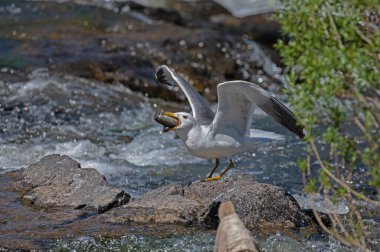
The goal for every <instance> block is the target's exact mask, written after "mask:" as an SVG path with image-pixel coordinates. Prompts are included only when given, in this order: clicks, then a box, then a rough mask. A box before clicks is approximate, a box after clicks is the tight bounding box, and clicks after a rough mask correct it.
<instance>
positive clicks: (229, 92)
mask: <svg viewBox="0 0 380 252" xmlns="http://www.w3.org/2000/svg"><path fill="white" fill-rule="evenodd" d="M255 106H258V107H259V108H261V109H262V110H263V111H264V112H265V113H267V114H268V115H269V116H271V117H272V118H273V119H274V120H275V121H277V122H278V123H280V124H281V125H283V126H284V127H286V128H287V129H289V130H290V131H292V132H294V133H295V134H296V135H298V136H299V137H300V138H303V137H304V136H305V133H304V129H303V127H302V126H300V125H299V124H298V123H297V119H296V117H295V116H294V114H293V113H292V112H291V111H290V110H289V109H288V108H287V107H286V106H285V105H284V104H283V103H282V102H280V101H279V100H277V99H276V98H274V97H273V96H271V95H270V94H268V93H267V92H266V91H265V90H264V89H262V88H261V87H259V86H258V85H256V84H253V83H250V82H246V81H228V82H224V83H221V84H219V85H218V110H217V112H216V115H215V118H214V121H213V123H212V126H213V132H214V133H215V134H218V133H225V134H226V133H229V134H237V135H240V136H249V134H250V133H249V129H250V126H251V122H252V116H253V110H254V109H255Z"/></svg>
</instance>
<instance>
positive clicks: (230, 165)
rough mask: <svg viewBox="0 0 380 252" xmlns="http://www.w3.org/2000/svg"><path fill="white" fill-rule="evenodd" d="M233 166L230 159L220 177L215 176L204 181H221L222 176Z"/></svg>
mask: <svg viewBox="0 0 380 252" xmlns="http://www.w3.org/2000/svg"><path fill="white" fill-rule="evenodd" d="M234 166H235V165H234V162H232V159H230V163H229V164H228V167H227V168H226V169H225V170H224V171H223V172H222V173H221V174H220V175H218V176H215V177H211V178H210V177H208V178H207V179H206V181H212V180H219V179H221V178H222V177H223V176H224V174H226V173H227V172H228V171H229V170H230V169H231V168H232V167H234Z"/></svg>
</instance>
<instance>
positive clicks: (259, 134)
mask: <svg viewBox="0 0 380 252" xmlns="http://www.w3.org/2000/svg"><path fill="white" fill-rule="evenodd" d="M249 133H250V134H249V138H254V139H252V140H254V141H260V142H269V141H273V140H284V139H285V137H284V136H283V135H279V134H276V133H274V132H269V131H264V130H259V129H250V131H249Z"/></svg>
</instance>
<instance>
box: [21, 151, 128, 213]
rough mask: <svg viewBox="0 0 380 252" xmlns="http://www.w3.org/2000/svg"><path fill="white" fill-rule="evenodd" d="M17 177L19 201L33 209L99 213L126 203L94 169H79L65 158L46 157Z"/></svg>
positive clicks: (123, 197)
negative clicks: (94, 210) (86, 210)
mask: <svg viewBox="0 0 380 252" xmlns="http://www.w3.org/2000/svg"><path fill="white" fill-rule="evenodd" d="M19 176H20V177H21V180H19V181H18V182H16V185H15V186H16V187H17V188H22V189H21V191H22V199H23V200H24V202H25V203H27V204H29V205H31V206H33V207H37V208H53V207H71V208H75V209H81V208H87V209H96V210H97V212H98V213H103V212H105V211H107V210H109V209H111V208H113V207H117V206H120V205H123V204H125V203H127V202H128V201H129V199H130V195H129V194H127V193H125V192H124V191H123V190H121V189H119V188H115V187H111V186H109V185H107V182H106V179H105V178H104V177H103V176H102V175H101V174H99V173H98V172H97V171H96V170H95V169H92V168H81V167H80V164H79V163H77V162H76V161H75V160H73V159H71V158H70V157H68V156H60V155H57V154H53V155H49V156H46V157H44V158H42V159H41V160H40V161H39V162H38V163H35V164H32V165H30V166H29V167H27V168H26V169H24V170H23V171H22V172H21V173H20V175H19Z"/></svg>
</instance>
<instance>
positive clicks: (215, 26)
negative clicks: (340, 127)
mask: <svg viewBox="0 0 380 252" xmlns="http://www.w3.org/2000/svg"><path fill="white" fill-rule="evenodd" d="M74 2H79V3H81V4H92V3H94V1H81V0H79V1H74ZM96 2H98V3H99V4H96V5H98V6H102V7H97V6H85V5H76V4H74V3H70V1H68V2H65V3H55V2H54V1H53V2H19V3H18V4H17V7H19V8H20V9H21V10H22V12H21V13H19V14H9V13H7V14H6V15H3V18H2V20H1V24H2V25H3V26H4V29H2V30H0V43H1V44H4V45H6V47H5V48H6V49H5V50H0V66H4V67H8V68H11V69H20V71H19V72H23V71H24V70H28V69H29V70H30V69H31V68H32V69H33V68H35V67H49V69H50V70H51V71H53V72H59V73H70V74H72V75H76V76H80V77H84V78H91V79H96V80H100V81H102V82H106V83H110V84H112V83H122V84H123V85H126V86H128V87H129V88H130V89H132V90H134V91H139V92H142V93H144V95H148V96H150V97H161V98H164V99H167V100H176V101H178V100H185V98H184V96H183V95H182V94H181V93H180V92H173V91H172V90H170V89H168V88H166V87H165V86H163V85H159V84H158V83H157V81H156V79H155V77H154V69H155V68H156V67H157V66H159V65H162V64H166V65H169V66H172V67H173V68H175V70H176V71H177V72H178V73H180V74H181V75H183V77H184V78H185V79H187V80H188V81H189V82H190V83H191V84H193V85H194V87H195V88H196V89H197V90H198V91H199V92H200V93H201V94H202V95H204V96H205V97H207V98H208V99H210V100H212V101H216V100H217V96H216V85H217V84H218V83H220V82H223V81H226V80H231V79H243V80H247V81H255V82H258V83H259V84H260V85H262V86H266V87H268V86H270V87H274V88H275V87H276V85H273V83H274V84H278V85H282V84H283V81H282V79H281V78H280V77H281V68H279V67H277V66H276V65H275V63H278V55H277V53H276V51H275V50H274V49H273V47H272V44H273V42H274V41H276V40H277V38H278V36H279V26H278V24H277V23H275V22H274V21H272V20H269V19H268V18H266V17H265V16H258V17H246V18H236V17H234V16H232V15H231V14H230V13H229V12H228V11H227V10H226V9H225V8H223V7H222V6H220V5H218V4H217V3H215V2H214V1H196V2H188V1H175V4H173V5H170V6H164V7H165V8H162V7H161V8H154V7H146V6H142V5H139V4H136V3H133V2H130V1H125V2H124V1H123V3H118V2H117V1H111V2H112V3H108V2H107V3H105V2H104V1H96ZM165 2H166V1H165ZM12 3H13V1H11V0H5V1H1V3H0V7H2V6H7V5H10V4H12ZM100 3H103V4H104V5H102V4H100ZM103 7H106V8H103ZM252 39H254V40H255V41H257V42H262V43H264V44H265V45H264V46H262V45H263V44H261V45H260V46H262V47H258V46H257V47H256V46H252V44H251V43H247V40H249V41H250V40H252ZM261 48H264V49H265V54H266V55H267V54H269V55H270V56H271V58H272V61H270V62H269V63H267V62H264V61H263V60H262V59H261V57H256V56H255V55H261V51H262V49H261ZM8 54H11V55H12V59H8V58H9V57H8V56H9V55H8ZM3 58H4V59H7V60H5V61H4V62H3V63H2V62H1V59H3ZM273 61H274V62H273ZM16 63H17V64H16ZM268 66H269V67H268ZM2 75H4V74H3V73H2V72H1V73H0V77H1V76H2ZM6 76H8V74H6ZM6 76H5V75H4V78H5V77H6ZM7 78H8V77H7Z"/></svg>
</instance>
